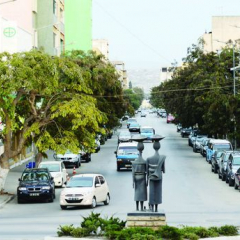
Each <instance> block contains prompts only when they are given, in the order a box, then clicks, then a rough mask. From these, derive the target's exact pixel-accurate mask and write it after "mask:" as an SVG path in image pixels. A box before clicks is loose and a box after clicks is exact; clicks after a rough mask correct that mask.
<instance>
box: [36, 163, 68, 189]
mask: <svg viewBox="0 0 240 240" xmlns="http://www.w3.org/2000/svg"><path fill="white" fill-rule="evenodd" d="M38 168H47V169H48V171H49V172H50V174H51V176H52V177H53V179H54V184H55V186H58V187H63V186H64V184H66V183H67V178H68V173H67V170H66V168H65V166H64V164H63V162H57V161H45V162H41V163H40V164H39V165H38Z"/></svg>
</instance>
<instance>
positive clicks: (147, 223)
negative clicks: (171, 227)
mask: <svg viewBox="0 0 240 240" xmlns="http://www.w3.org/2000/svg"><path fill="white" fill-rule="evenodd" d="M164 225H166V216H165V213H164V211H163V210H159V211H158V212H150V211H144V212H141V211H139V212H137V211H136V212H131V213H128V214H127V227H149V228H152V229H154V230H157V229H158V228H159V227H160V226H164Z"/></svg>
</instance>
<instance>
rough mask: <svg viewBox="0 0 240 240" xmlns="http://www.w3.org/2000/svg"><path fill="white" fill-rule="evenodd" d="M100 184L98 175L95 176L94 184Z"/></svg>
mask: <svg viewBox="0 0 240 240" xmlns="http://www.w3.org/2000/svg"><path fill="white" fill-rule="evenodd" d="M96 184H100V182H99V179H98V177H96V178H95V185H96Z"/></svg>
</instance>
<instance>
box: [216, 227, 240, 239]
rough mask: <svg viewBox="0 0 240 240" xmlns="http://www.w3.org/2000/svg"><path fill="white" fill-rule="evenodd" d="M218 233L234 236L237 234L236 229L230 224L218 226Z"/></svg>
mask: <svg viewBox="0 0 240 240" xmlns="http://www.w3.org/2000/svg"><path fill="white" fill-rule="evenodd" d="M218 233H219V234H220V235H224V236H235V235H238V229H237V227H235V226H232V225H225V226H222V227H219V228H218Z"/></svg>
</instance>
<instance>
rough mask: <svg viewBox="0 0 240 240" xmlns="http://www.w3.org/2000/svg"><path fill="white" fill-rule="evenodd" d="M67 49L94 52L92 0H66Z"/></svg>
mask: <svg viewBox="0 0 240 240" xmlns="http://www.w3.org/2000/svg"><path fill="white" fill-rule="evenodd" d="M65 43H66V44H65V49H66V50H68V51H71V50H83V51H89V50H92V0H84V1H83V0H65Z"/></svg>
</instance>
